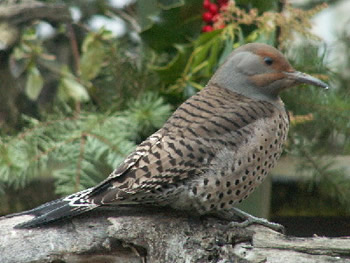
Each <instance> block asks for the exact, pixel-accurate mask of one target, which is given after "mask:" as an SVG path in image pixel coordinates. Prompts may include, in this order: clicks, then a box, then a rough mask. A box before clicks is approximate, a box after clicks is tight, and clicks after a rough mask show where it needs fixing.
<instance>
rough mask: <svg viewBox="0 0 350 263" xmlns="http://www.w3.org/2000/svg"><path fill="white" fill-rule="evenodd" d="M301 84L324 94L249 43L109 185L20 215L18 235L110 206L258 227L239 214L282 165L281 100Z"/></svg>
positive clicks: (271, 51) (268, 49)
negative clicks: (229, 218) (231, 218)
mask: <svg viewBox="0 0 350 263" xmlns="http://www.w3.org/2000/svg"><path fill="white" fill-rule="evenodd" d="M302 83H306V84H311V85H314V86H319V87H323V88H327V85H326V84H325V83H323V82H322V81H320V80H319V79H316V78H314V77H312V76H310V75H307V74H304V73H301V72H298V71H296V70H294V69H293V67H292V66H291V65H290V64H289V62H288V61H287V59H286V58H285V57H284V56H283V55H282V54H281V53H280V52H279V51H278V50H277V49H275V48H274V47H272V46H269V45H266V44H258V43H252V44H247V45H244V46H241V47H239V48H237V49H236V50H235V51H234V52H233V53H232V54H231V55H230V56H229V57H228V59H227V60H226V62H225V63H224V64H223V65H222V66H221V67H220V68H219V69H218V70H217V72H216V73H215V74H214V76H213V77H212V78H211V79H210V81H209V83H208V84H207V86H206V87H205V88H204V89H203V90H201V91H200V92H198V93H197V94H196V95H194V96H192V97H191V98H189V99H188V100H187V101H185V102H184V103H183V104H182V105H181V106H180V107H179V108H178V109H177V110H176V111H175V112H174V114H173V115H172V116H171V117H170V118H169V119H168V121H167V122H166V123H165V124H164V126H163V127H162V128H161V129H160V130H158V131H157V132H155V133H154V134H153V135H151V136H150V137H149V138H147V139H146V140H145V141H144V142H142V143H141V144H140V145H139V146H138V147H137V148H136V149H135V151H134V152H133V153H131V154H130V155H129V156H128V157H127V158H126V159H125V160H124V162H122V163H121V164H120V166H119V167H118V168H117V169H115V170H114V171H113V172H112V173H111V174H110V175H109V176H108V178H107V179H105V180H104V181H103V182H101V183H100V184H98V185H97V186H95V187H92V188H89V189H87V190H84V191H81V192H78V193H75V194H72V195H70V196H67V197H64V198H61V199H59V200H56V201H52V202H49V203H46V204H43V205H41V206H39V207H37V208H35V209H32V210H30V211H26V212H23V213H21V214H29V215H34V216H35V217H34V218H33V219H32V220H30V221H27V222H24V223H21V224H19V225H17V226H16V228H30V227H36V226H39V225H42V224H47V223H49V222H52V221H56V220H59V219H62V218H67V217H72V216H75V215H77V214H81V213H83V212H86V211H89V210H92V209H94V208H97V207H100V206H105V205H109V206H110V205H114V206H116V207H118V206H124V205H143V204H145V205H146V204H147V205H154V206H169V207H172V208H174V209H178V210H187V211H191V213H194V214H198V215H203V214H225V213H226V212H228V214H230V213H231V212H233V214H235V215H237V216H238V217H241V218H245V219H248V221H246V222H253V221H254V220H251V219H252V218H253V217H252V216H250V215H248V214H246V213H244V212H243V211H240V210H238V209H236V208H234V206H235V205H236V204H237V203H240V202H241V201H242V200H244V199H246V198H247V197H248V196H249V195H250V194H251V193H252V192H253V191H254V189H255V188H256V187H257V186H259V185H260V184H261V182H262V181H263V180H264V178H265V177H266V175H267V174H268V172H269V171H270V170H271V169H272V168H273V167H274V165H275V164H276V161H277V160H278V158H279V157H280V155H281V153H282V146H283V143H284V142H285V141H286V138H287V133H288V128H289V119H288V114H287V112H286V110H285V107H284V104H283V102H282V100H281V99H280V97H279V93H280V92H281V91H283V90H285V89H287V88H290V87H293V86H295V85H298V84H302ZM116 209H117V208H116ZM253 219H254V218H253ZM249 220H250V221H249ZM254 222H255V221H254ZM262 222H267V221H266V220H265V221H264V220H263V221H262Z"/></svg>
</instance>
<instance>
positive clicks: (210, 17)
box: [202, 12, 213, 22]
mask: <svg viewBox="0 0 350 263" xmlns="http://www.w3.org/2000/svg"><path fill="white" fill-rule="evenodd" d="M202 18H203V21H205V22H211V21H212V20H213V14H212V13H210V12H205V13H204V14H203V15H202Z"/></svg>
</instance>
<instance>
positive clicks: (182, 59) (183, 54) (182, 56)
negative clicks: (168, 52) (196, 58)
mask: <svg viewBox="0 0 350 263" xmlns="http://www.w3.org/2000/svg"><path fill="white" fill-rule="evenodd" d="M175 47H176V49H177V51H178V52H177V54H176V56H175V57H174V58H173V60H172V61H170V62H169V63H168V64H167V65H165V66H163V67H156V66H153V67H152V69H153V70H154V71H156V72H157V73H158V74H159V77H160V78H161V80H162V81H164V82H165V83H168V84H171V83H174V82H175V81H176V79H178V78H179V77H180V76H181V74H182V73H183V71H184V69H185V67H186V64H187V61H188V58H189V56H190V54H191V51H192V46H191V45H176V46H175Z"/></svg>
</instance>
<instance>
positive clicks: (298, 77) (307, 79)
mask: <svg viewBox="0 0 350 263" xmlns="http://www.w3.org/2000/svg"><path fill="white" fill-rule="evenodd" d="M284 74H285V75H286V76H287V77H288V78H289V79H291V80H294V81H295V82H296V83H300V84H301V83H305V84H310V85H314V86H317V87H321V88H324V89H328V88H329V87H328V85H327V84H326V83H324V82H323V81H321V80H319V79H317V78H314V77H312V76H310V75H308V74H305V73H302V72H299V71H293V72H284Z"/></svg>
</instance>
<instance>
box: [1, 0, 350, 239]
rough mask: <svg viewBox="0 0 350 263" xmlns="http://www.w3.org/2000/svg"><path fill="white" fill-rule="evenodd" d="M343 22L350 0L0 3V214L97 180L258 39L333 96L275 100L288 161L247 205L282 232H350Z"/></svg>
mask: <svg viewBox="0 0 350 263" xmlns="http://www.w3.org/2000/svg"><path fill="white" fill-rule="evenodd" d="M349 14H350V2H349V1H347V0H338V1H336V0H332V1H331V0H329V1H326V0H266V1H258V0H236V1H232V0H230V1H227V0H138V1H137V0H88V1H86V0H84V1H83V0H80V1H70V0H65V1H64V0H61V1H58V0H57V1H56V0H51V1H50V0H47V1H29V0H28V1H26V0H22V1H21V0H5V1H1V3H0V101H1V103H0V215H5V214H9V213H14V212H18V211H22V210H27V209H30V208H33V207H35V206H37V205H39V204H42V203H44V202H46V201H49V200H53V199H55V198H58V197H60V196H64V195H67V194H70V193H73V192H76V191H79V190H83V189H85V188H87V187H91V186H93V185H95V184H97V183H98V182H100V181H101V180H103V179H104V178H106V177H107V176H108V174H109V173H110V172H111V171H112V170H113V169H114V168H116V167H117V165H118V164H119V163H120V162H121V161H122V160H123V159H124V158H125V156H126V155H127V154H128V153H130V152H131V151H132V150H133V149H134V148H135V146H136V145H137V144H139V143H140V142H141V141H142V140H144V139H145V138H147V137H148V136H149V135H150V134H152V133H153V132H155V131H156V130H157V129H158V128H160V127H161V126H162V125H163V123H164V122H165V121H166V120H167V118H168V117H169V116H170V115H171V113H172V112H173V111H174V110H175V109H176V107H177V106H178V105H180V104H181V103H182V102H183V101H184V100H186V99H187V98H188V97H190V96H191V95H193V94H194V93H196V92H197V91H198V90H200V89H202V88H203V87H204V86H205V84H206V83H207V81H208V79H209V78H210V77H211V75H212V74H213V72H215V70H216V69H217V68H218V67H219V66H220V64H222V63H223V61H224V60H225V58H226V57H227V55H228V54H229V53H230V52H231V51H232V50H233V49H234V48H236V47H238V46H240V45H242V44H245V43H248V42H263V43H267V44H270V45H274V46H275V47H277V48H279V49H280V50H281V51H282V52H283V53H284V54H286V55H287V57H288V58H289V60H290V62H291V64H292V65H293V66H294V67H295V68H296V69H297V70H300V71H303V72H306V73H309V74H311V75H314V76H316V77H318V78H320V79H322V80H323V81H325V82H327V83H329V85H330V86H331V87H332V88H331V90H329V91H327V92H325V91H324V90H320V89H318V88H314V87H307V88H306V87H300V88H294V89H291V90H288V91H286V92H284V93H283V94H282V97H283V100H284V102H285V104H286V105H287V109H288V111H289V113H290V116H291V129H290V133H289V139H288V142H287V144H286V147H285V151H284V154H283V156H282V158H281V160H280V162H279V164H278V166H277V167H276V168H275V169H274V170H273V172H272V176H269V179H268V180H267V181H266V182H265V183H264V184H263V186H262V187H260V188H259V189H258V191H256V193H254V194H253V195H252V196H251V197H250V198H249V199H248V200H246V201H245V202H244V203H243V204H242V206H243V209H245V210H246V211H249V212H251V213H253V214H255V215H258V216H264V217H267V218H269V219H270V220H272V221H275V222H279V223H282V224H284V225H285V226H286V228H287V234H290V235H295V236H312V235H313V234H317V235H326V236H343V235H350V217H349V215H350V136H349V135H350V30H349V26H348V25H349V22H350V15H349Z"/></svg>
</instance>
